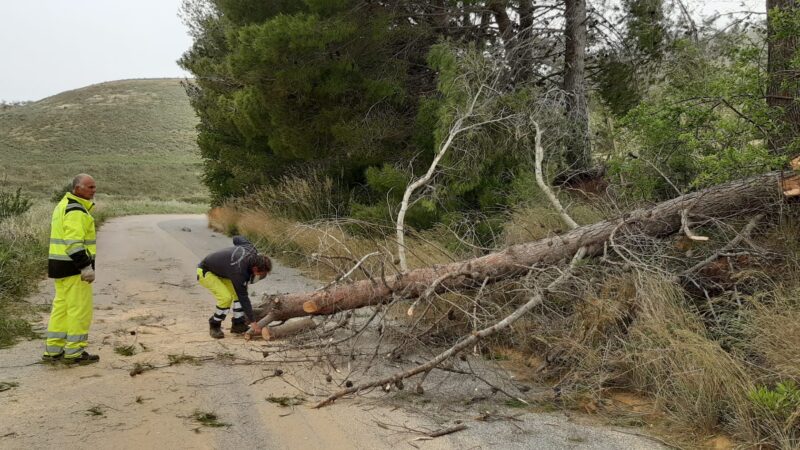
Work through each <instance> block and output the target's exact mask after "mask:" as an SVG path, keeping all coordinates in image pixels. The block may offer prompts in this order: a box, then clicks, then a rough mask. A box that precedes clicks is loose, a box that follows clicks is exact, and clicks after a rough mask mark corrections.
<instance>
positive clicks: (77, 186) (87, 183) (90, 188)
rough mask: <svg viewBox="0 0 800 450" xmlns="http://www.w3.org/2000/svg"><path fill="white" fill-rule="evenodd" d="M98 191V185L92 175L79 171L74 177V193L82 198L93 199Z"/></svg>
mask: <svg viewBox="0 0 800 450" xmlns="http://www.w3.org/2000/svg"><path fill="white" fill-rule="evenodd" d="M96 191H97V185H96V184H95V182H94V178H92V176H91V175H89V174H85V173H79V174H78V175H75V178H73V179H72V193H73V194H75V195H77V196H78V197H80V198H84V199H86V200H91V199H93V198H94V193H95V192H96Z"/></svg>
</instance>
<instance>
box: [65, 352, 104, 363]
mask: <svg viewBox="0 0 800 450" xmlns="http://www.w3.org/2000/svg"><path fill="white" fill-rule="evenodd" d="M98 361H100V357H99V356H97V355H90V354H89V352H81V354H80V356H78V357H75V358H66V357H65V358H64V364H78V365H81V366H84V365H86V364H94V363H96V362H98Z"/></svg>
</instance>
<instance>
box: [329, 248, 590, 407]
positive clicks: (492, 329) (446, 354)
mask: <svg viewBox="0 0 800 450" xmlns="http://www.w3.org/2000/svg"><path fill="white" fill-rule="evenodd" d="M585 255H586V248H584V247H581V248H580V249H578V251H577V252H576V253H575V255H574V256H573V258H572V263H571V265H570V268H573V267H574V266H575V264H576V263H577V262H578V261H579V260H580V259H582V258H583V257H584V256H585ZM567 274H568V272H564V273H562V274H561V276H559V277H558V278H557V279H556V280H555V281H553V282H552V283H550V285H549V286H547V288H545V292H549V291H550V290H552V289H553V288H554V287H555V286H556V285H558V284H560V283H561V282H563V280H565V279H566V276H567ZM542 295H543V294H542V292H540V291H538V290H537V291H534V294H533V296H532V297H531V299H530V300H528V302H527V303H525V304H524V305H522V306H520V307H519V308H517V309H516V310H515V311H514V312H513V313H511V314H509V315H508V316H506V317H505V318H504V319H503V320H501V321H499V322H497V323H495V324H494V325H492V326H489V327H487V328H484V329H482V330H480V331H478V332H475V333H472V334H471V335H470V336H467V337H464V338H462V339H461V340H460V341H458V342H457V343H456V344H455V345H453V346H452V347H450V348H449V349H447V350H445V351H443V352H441V353H439V354H438V355H436V356H435V357H434V358H433V359H431V360H430V361H428V362H427V363H425V364H421V365H418V366H416V367H414V368H412V369H410V370H407V371H405V372H401V373H397V374H394V375H392V376H390V377H387V378H383V379H381V380H377V381H372V382H368V383H365V384H360V385H358V386H353V387H351V388H348V389H344V390H342V391H339V392H337V393H335V394H332V395H331V396H329V397H328V398H326V399H325V400H323V401H321V402H319V403H317V404H316V405H314V408H321V407H323V406H325V405H328V404H330V403H333V402H334V401H335V400H336V399H338V398H340V397H342V396H345V395H348V394H352V393H355V392H360V391H363V390H365V389H369V388H373V387H377V386H383V385H386V384H394V383H396V382H398V381H400V380H402V379H405V378H409V377H412V376H414V375H416V374H418V373H422V372H429V371H430V370H431V369H433V368H434V367H436V366H438V365H439V364H441V363H442V362H443V361H445V360H447V359H449V358H450V357H452V356H454V355H456V354H458V353H459V352H460V351H462V350H464V349H465V348H467V347H469V346H471V345H474V344H475V343H477V342H478V341H479V340H481V339H485V338H486V337H489V336H491V335H493V334H495V333H497V332H498V331H501V330H503V329H505V328H508V327H509V326H511V325H512V324H513V323H514V322H516V321H517V320H519V318H521V317H522V316H523V315H525V314H526V313H527V312H528V311H530V310H532V309H533V308H534V307H536V306H537V305H539V304H541V303H542V300H543V297H542Z"/></svg>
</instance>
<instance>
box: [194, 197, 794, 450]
mask: <svg viewBox="0 0 800 450" xmlns="http://www.w3.org/2000/svg"><path fill="white" fill-rule="evenodd" d="M278 196H279V195H278ZM309 197H310V198H313V197H314V196H309ZM261 198H264V196H263V195H262V196H261ZM264 206H265V205H263V204H262V205H257V204H256V205H253V204H252V203H251V204H249V205H246V202H240V203H238V204H229V205H227V206H223V207H220V208H216V209H214V210H213V211H212V213H211V215H210V218H209V219H210V224H211V226H213V227H215V228H217V229H219V230H223V231H227V232H229V233H233V232H237V233H244V234H247V235H249V236H251V237H253V238H255V239H256V240H257V241H258V242H259V246H261V247H262V248H264V249H267V250H268V251H269V252H270V253H271V254H273V255H275V256H277V257H278V258H280V259H281V260H283V261H290V262H292V263H293V264H294V265H296V266H300V267H302V268H304V269H305V270H307V271H308V272H309V273H311V274H312V275H314V276H316V277H318V278H322V279H327V280H334V279H336V278H337V277H340V276H341V275H342V274H343V273H345V272H346V271H348V269H350V268H352V267H353V266H354V264H355V263H356V262H357V261H359V260H361V259H362V258H363V257H365V256H366V255H369V254H370V253H372V252H375V251H376V250H377V251H380V255H379V256H374V257H371V258H368V259H367V260H366V262H365V265H366V266H367V270H368V271H369V272H372V273H379V272H380V271H381V270H385V271H387V273H390V272H389V271H391V270H395V269H394V266H393V264H392V263H393V262H395V261H391V258H389V257H388V256H386V255H391V254H392V251H391V250H392V249H393V240H392V237H391V235H390V233H391V230H389V231H388V232H387V233H385V234H384V235H385V236H386V235H388V236H389V237H387V238H385V239H375V238H367V237H364V236H367V235H369V236H376V235H380V233H374V231H375V229H372V230H371V231H373V233H371V234H370V233H364V232H363V230H364V229H365V228H366V225H364V224H352V223H342V222H340V221H325V222H316V223H313V224H303V223H298V222H296V221H293V220H290V219H285V218H281V217H279V215H280V213H281V211H280V209H279V208H274V207H272V208H270V209H269V210H268V209H266V208H264ZM570 212H571V213H573V214H574V216H575V217H576V218H577V220H578V222H580V223H591V222H594V221H597V220H600V219H601V218H603V217H605V216H607V215H608V214H609V213H607V212H604V211H603V210H602V208H601V209H598V203H597V202H596V201H595V202H593V203H592V206H589V205H587V204H585V203H582V202H580V201H575V202H573V203H572V204H571V206H570ZM742 219H746V218H742ZM744 225H746V221H742V220H739V221H736V220H733V221H731V222H730V223H713V222H710V223H706V225H705V226H702V227H701V226H697V227H696V228H695V230H694V231H695V232H697V233H701V234H704V235H708V236H711V240H710V241H708V242H705V243H697V242H689V243H687V239H686V238H685V237H675V236H672V237H665V238H659V239H654V238H645V237H643V236H638V235H636V234H635V233H631V234H630V235H627V236H625V237H624V238H621V239H620V242H619V243H618V244H619V245H623V246H625V247H626V248H627V249H629V250H630V251H631V252H633V253H632V254H633V255H636V256H637V258H639V259H637V261H638V262H641V263H644V265H638V264H629V263H628V262H625V261H622V260H620V259H619V258H615V257H614V255H613V254H607V255H605V256H604V257H600V258H595V259H589V260H586V261H583V262H581V263H580V264H578V265H577V266H576V267H575V268H574V274H573V275H574V276H573V277H572V278H571V279H570V281H568V282H567V283H566V284H564V285H562V286H561V287H559V288H558V289H556V290H554V291H553V292H550V293H548V294H547V296H546V299H545V301H544V303H543V304H542V305H541V306H538V307H536V308H535V309H534V310H533V311H532V312H531V313H529V314H526V315H525V316H524V317H523V318H522V319H521V320H519V321H518V322H516V323H515V324H514V325H513V326H512V327H511V328H510V329H508V330H507V331H506V332H504V333H502V334H499V335H495V336H493V337H491V338H490V339H487V340H485V341H481V342H480V343H478V344H477V345H476V347H475V349H474V351H475V352H477V354H480V355H483V357H484V358H486V359H487V360H491V361H492V364H498V365H500V366H505V367H506V368H507V369H508V370H511V368H514V369H515V370H516V373H517V376H518V378H519V379H527V380H530V381H534V382H536V383H543V384H546V385H550V386H551V387H552V390H551V391H547V393H545V394H544V395H542V394H541V393H540V394H538V395H534V396H525V395H524V394H521V393H519V392H516V393H510V395H511V397H512V398H511V399H509V402H519V401H518V400H517V398H520V399H526V401H528V403H530V404H531V405H535V407H543V408H552V407H558V408H576V409H580V410H583V411H588V412H591V413H595V414H598V415H599V416H600V417H605V418H606V419H607V420H609V421H610V422H611V423H616V424H633V425H644V424H651V425H652V426H653V427H654V428H653V429H654V430H660V431H659V432H660V433H661V434H662V435H663V436H665V438H666V439H667V440H668V441H669V442H671V443H673V444H675V445H678V446H682V447H687V448H693V447H697V446H698V444H697V443H698V442H707V445H708V446H709V447H711V446H713V445H716V444H715V442H718V441H711V439H712V438H714V437H715V436H719V435H720V434H722V435H727V436H730V437H731V438H733V439H734V441H736V442H739V443H740V444H744V445H755V446H764V447H767V448H787V449H788V448H796V447H797V446H798V445H800V413H798V411H800V390H798V389H797V388H796V385H795V384H793V383H796V382H798V381H800V352H798V351H797V350H796V349H797V347H798V344H800V314H799V313H800V301H798V300H797V299H798V294H799V293H800V284H798V283H797V281H796V280H797V276H794V275H796V274H797V273H798V271H797V268H798V267H800V265H798V261H800V246H797V245H794V244H791V245H784V244H783V243H784V242H789V243H793V242H795V241H796V235H797V233H798V232H800V231H799V230H800V226H798V221H797V219H796V218H795V217H793V216H792V215H791V214H789V213H788V212H787V213H785V214H784V215H783V216H782V217H780V218H778V217H772V218H768V219H766V220H764V221H762V222H760V223H759V224H758V226H757V227H756V228H755V231H754V232H753V235H752V236H751V239H750V241H749V242H747V243H742V244H741V245H740V246H739V247H737V248H735V249H729V250H728V253H731V254H733V255H734V256H730V257H728V256H723V257H720V258H717V260H715V262H714V263H712V264H709V266H708V267H706V268H704V269H703V270H702V271H700V273H699V274H698V275H697V276H695V277H692V279H693V280H695V281H697V283H699V284H697V285H695V284H692V283H688V282H686V281H685V280H683V281H681V280H678V279H675V278H674V277H671V276H669V275H668V274H669V273H675V272H676V271H677V272H679V271H680V270H682V268H685V267H686V265H687V264H690V263H692V261H695V260H702V259H703V258H705V257H706V256H708V255H711V254H713V253H714V252H715V251H717V250H718V249H719V248H721V247H722V246H724V245H725V244H726V243H728V242H730V241H731V239H732V238H733V237H734V236H736V235H737V233H738V232H739V231H740V230H742V229H743V227H744ZM562 229H563V225H562V224H561V222H560V221H559V220H558V216H557V214H556V213H554V212H553V211H551V210H549V209H548V208H547V207H544V206H531V207H529V208H524V209H520V210H518V211H516V212H515V213H513V214H512V215H511V216H510V218H509V221H508V223H507V224H506V226H505V233H504V235H503V236H502V240H500V242H501V245H507V244H513V243H518V242H522V241H526V240H535V239H539V238H542V237H546V236H550V235H553V234H557V233H559V232H561V231H562ZM452 234H453V233H452V232H450V231H444V232H443V231H441V230H439V231H435V232H427V233H423V234H417V233H413V232H412V233H411V239H409V241H408V251H409V254H410V255H412V257H411V258H410V260H409V262H410V266H411V267H412V268H413V267H422V266H428V265H431V264H436V263H442V262H448V261H450V260H452V259H463V258H466V257H468V256H471V255H472V254H475V253H477V252H479V251H480V249H475V248H469V247H468V246H463V245H462V246H460V247H459V246H456V247H455V248H457V250H455V251H453V250H450V251H447V250H443V249H444V248H448V242H449V243H450V244H452V237H451V236H452ZM450 248H454V247H453V246H452V245H451V246H450ZM744 254H746V255H747V257H746V258H744V257H743V256H742V255H744ZM736 255H738V256H736ZM367 262H369V264H367ZM723 263H724V264H723ZM558 274H559V273H558V272H553V271H552V270H551V269H547V268H542V269H541V270H537V271H535V272H532V273H530V274H529V275H528V276H527V277H525V278H524V279H519V280H514V281H508V282H504V283H499V284H496V285H494V286H484V287H481V288H480V289H479V290H477V291H475V292H471V293H466V294H464V293H447V294H444V295H441V296H435V297H433V298H430V299H426V300H425V301H424V302H423V303H424V304H422V305H417V306H416V308H417V311H421V312H418V313H417V314H415V316H414V317H412V318H411V319H410V320H409V318H408V317H407V316H406V314H405V312H406V309H407V308H408V306H409V304H408V303H404V304H396V305H394V306H393V307H392V308H390V309H389V310H387V311H386V312H384V313H381V314H379V315H378V316H379V317H378V319H376V320H380V321H381V325H380V330H381V331H382V335H383V338H385V339H386V340H387V341H391V342H392V346H391V349H392V350H391V351H390V352H389V353H388V354H389V355H390V357H393V358H401V357H402V355H407V354H410V353H413V354H419V353H420V350H419V348H420V347H419V346H420V344H424V345H426V346H430V347H428V348H429V350H431V351H432V350H434V349H441V348H446V347H448V346H450V345H452V344H453V343H454V342H455V341H456V340H457V339H458V338H459V337H461V336H464V335H468V334H470V333H471V332H473V331H474V330H477V329H481V328H483V327H486V326H489V325H491V324H493V323H495V322H496V321H497V320H499V319H501V318H503V317H505V316H506V315H508V314H509V313H510V312H511V311H513V310H514V309H515V308H517V307H518V306H519V305H520V304H521V303H522V302H524V301H525V300H526V299H527V298H529V296H530V295H531V293H533V292H537V291H538V290H539V289H540V288H541V286H544V285H546V284H548V283H550V282H552V281H553V280H554V279H555V277H556V276H558ZM351 276H352V277H353V278H359V277H360V278H364V277H365V276H366V275H365V274H364V273H359V271H355V272H354V274H352V275H351ZM698 286H701V287H702V288H698ZM337 320H349V319H344V318H343V317H339V316H337V317H334V318H332V319H331V320H330V322H336V321H337ZM370 320H371V319H370ZM330 322H329V323H328V324H329V325H330ZM315 333H317V334H319V335H324V336H325V337H326V338H328V336H330V335H329V334H325V333H320V332H319V331H316V332H315ZM309 338H310V339H312V341H313V336H312V337H309ZM384 342H386V341H384ZM295 345H301V346H304V345H308V342H305V343H304V344H298V342H297V341H295ZM378 345H380V344H378ZM322 348H324V349H325V350H323V351H327V352H332V353H338V351H334V349H333V348H331V347H328V346H323V347H322ZM423 353H426V352H423ZM376 354H377V350H376ZM426 354H428V355H430V353H426ZM459 364H461V365H462V366H463V364H464V363H461V362H459V361H454V362H453V363H452V364H448V365H446V366H445V369H446V370H467V369H465V368H463V367H461V366H459ZM459 367H461V368H460V369H459ZM503 370H506V369H503ZM421 385H422V382H421V381H420V386H421ZM631 399H634V400H635V401H631ZM515 404H516V403H515ZM642 405H644V406H642ZM520 406H525V405H524V404H522V403H520Z"/></svg>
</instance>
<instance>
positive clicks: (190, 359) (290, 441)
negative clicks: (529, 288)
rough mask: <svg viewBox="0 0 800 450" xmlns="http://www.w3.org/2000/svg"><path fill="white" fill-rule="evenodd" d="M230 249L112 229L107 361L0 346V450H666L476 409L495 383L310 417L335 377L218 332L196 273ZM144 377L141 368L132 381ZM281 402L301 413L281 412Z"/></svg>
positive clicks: (284, 283)
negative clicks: (71, 359)
mask: <svg viewBox="0 0 800 450" xmlns="http://www.w3.org/2000/svg"><path fill="white" fill-rule="evenodd" d="M229 245H231V241H230V238H228V237H226V236H223V235H220V234H218V233H215V232H213V231H211V230H209V229H208V228H207V221H206V218H205V217H204V216H198V215H158V216H156V215H151V216H131V217H123V218H118V219H114V220H111V221H109V222H108V223H106V224H105V225H103V227H102V229H101V230H100V231H99V233H98V244H97V248H98V266H97V280H96V281H95V285H94V290H95V298H94V299H95V309H94V311H95V313H94V322H93V325H92V328H91V331H90V335H89V345H90V346H89V350H90V352H92V353H97V354H99V355H100V358H101V360H100V362H99V363H98V364H94V365H90V366H81V367H64V366H61V365H55V366H50V365H44V364H41V363H39V359H40V355H41V352H42V349H43V345H44V344H43V342H42V341H27V342H21V343H19V344H18V345H16V346H14V347H12V348H9V349H3V350H0V382H5V383H9V384H8V385H6V386H11V388H9V389H7V390H4V391H2V392H0V405H2V407H0V448H14V449H16V448H19V449H23V448H24V449H29V448H81V449H82V448H87V449H89V448H91V449H105V448H114V449H129V448H130V449H134V448H136V449H139V448H214V449H216V448H241V449H244V448H248V449H249V448H270V449H272V448H275V449H308V448H326V449H327V448H363V449H377V448H392V447H397V446H399V447H401V448H403V447H409V446H414V447H418V448H424V449H436V448H491V447H498V448H527V449H530V448H607V449H612V448H662V447H661V446H660V445H659V444H658V443H657V442H656V441H655V440H652V439H649V438H646V437H644V436H640V435H638V432H636V430H633V431H631V430H626V429H621V428H611V427H599V426H591V425H588V424H585V423H580V422H578V421H575V420H572V419H571V418H569V417H568V416H567V415H565V414H563V413H552V414H533V413H529V412H525V413H523V412H522V411H521V410H519V409H517V410H513V411H511V412H507V411H506V412H502V413H501V412H498V411H500V410H498V409H497V408H498V407H499V406H498V405H502V401H498V402H495V403H490V404H487V403H485V402H484V403H479V404H478V403H476V404H474V405H473V404H470V402H468V401H462V397H463V398H475V393H476V392H478V391H479V390H481V389H484V390H486V386H480V385H479V384H475V385H470V384H466V383H464V382H462V381H457V380H456V379H454V378H444V379H441V380H439V381H438V383H439V385H440V387H443V389H444V388H449V389H450V391H451V392H449V393H448V394H447V397H448V398H449V400H450V401H449V402H446V403H442V402H438V401H437V400H436V399H434V400H433V401H431V400H424V401H417V402H408V401H405V402H404V401H394V400H387V399H380V398H379V397H378V396H376V395H372V396H369V397H364V398H360V399H355V400H354V399H342V400H340V401H337V402H336V403H335V404H334V405H333V406H330V407H327V408H323V409H320V410H315V409H311V408H310V407H309V405H310V404H313V403H314V402H315V401H317V400H319V399H321V398H324V397H322V396H319V397H315V396H313V394H314V393H315V392H314V391H313V389H312V392H310V394H312V395H311V396H310V395H309V392H308V388H307V386H308V385H309V384H312V385H313V384H314V383H316V382H318V383H325V380H323V379H321V378H319V379H317V378H315V375H314V374H308V373H306V374H303V373H302V370H296V371H293V370H290V369H289V368H287V367H285V366H282V367H283V369H284V371H285V374H284V376H278V377H269V375H272V374H274V373H275V369H276V368H278V367H279V364H278V363H279V362H278V361H273V362H270V361H271V360H270V358H271V357H270V356H268V357H264V355H263V353H262V351H263V345H264V343H263V342H260V341H245V340H244V339H243V338H241V337H238V336H232V335H230V334H229V333H226V337H225V339H222V340H214V339H212V338H211V337H210V336H209V335H208V325H207V319H208V317H209V316H210V315H211V313H212V312H213V309H214V302H213V299H212V297H211V295H210V294H209V293H208V292H207V291H206V290H205V289H204V288H202V287H200V286H199V285H197V282H196V280H195V267H196V265H197V262H198V261H199V260H200V259H201V258H202V257H203V256H205V255H206V254H207V253H209V252H211V251H213V250H217V249H220V248H223V247H226V246H229ZM276 262H277V261H276ZM43 264H44V261H43ZM315 285H316V283H314V282H313V281H311V280H308V279H306V278H304V277H303V276H302V275H301V274H300V273H299V272H297V271H295V270H293V269H290V268H286V267H283V266H281V265H280V264H276V265H275V269H274V271H273V274H272V275H270V276H269V277H268V278H267V279H266V280H265V281H262V282H260V283H258V284H256V285H254V286H253V289H251V291H252V293H253V294H254V295H253V296H252V298H254V299H258V298H259V297H260V295H261V294H262V293H265V292H268V293H275V292H293V291H299V290H308V289H313V288H314V287H315ZM52 296H53V287H52V282H51V281H43V282H42V284H41V292H40V293H39V294H36V295H34V296H33V297H32V298H30V299H29V301H31V302H32V303H35V304H41V305H49V304H50V302H51V301H52ZM43 309H47V310H48V311H49V307H46V306H45V307H43ZM229 320H230V319H228V321H226V324H225V326H224V328H223V329H225V330H226V332H227V328H229ZM41 323H42V326H44V324H46V323H47V316H46V315H43V317H42V322H41ZM126 349H127V350H126ZM126 353H133V354H132V355H126ZM280 364H284V365H285V361H284V362H281V363H280ZM136 369H140V370H142V372H141V373H139V374H135V372H134V374H135V376H132V371H135V370H136ZM265 377H267V378H265ZM300 380H302V381H303V383H304V384H303V383H301V382H300ZM295 386H298V387H301V388H303V386H306V388H305V389H304V391H300V390H298V389H297V388H296V387H295ZM328 390H330V386H329V389H328ZM426 395H427V394H426ZM281 397H285V398H287V399H291V400H292V401H294V400H296V402H297V403H299V404H297V405H288V406H286V405H281V404H280V403H281V402H276V401H275V399H276V398H281ZM270 398H271V399H272V401H269V399H270ZM292 401H290V402H289V403H291V402H292ZM301 402H302V403H301ZM284 403H286V402H284ZM412 405H417V406H415V407H412ZM489 410H491V411H494V412H493V413H491V414H489V416H487V415H486V414H487V413H488V412H489ZM492 414H494V415H493V416H492ZM512 416H513V417H512ZM487 417H489V418H491V417H495V418H502V417H505V418H506V420H487ZM459 423H461V424H465V425H467V426H468V428H467V429H466V430H464V431H460V432H458V433H453V434H450V435H446V436H442V437H438V438H435V439H429V438H424V436H422V435H421V434H420V433H419V431H420V430H427V431H433V430H439V429H443V428H447V427H452V426H454V425H456V424H459ZM421 438H422V439H421Z"/></svg>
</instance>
